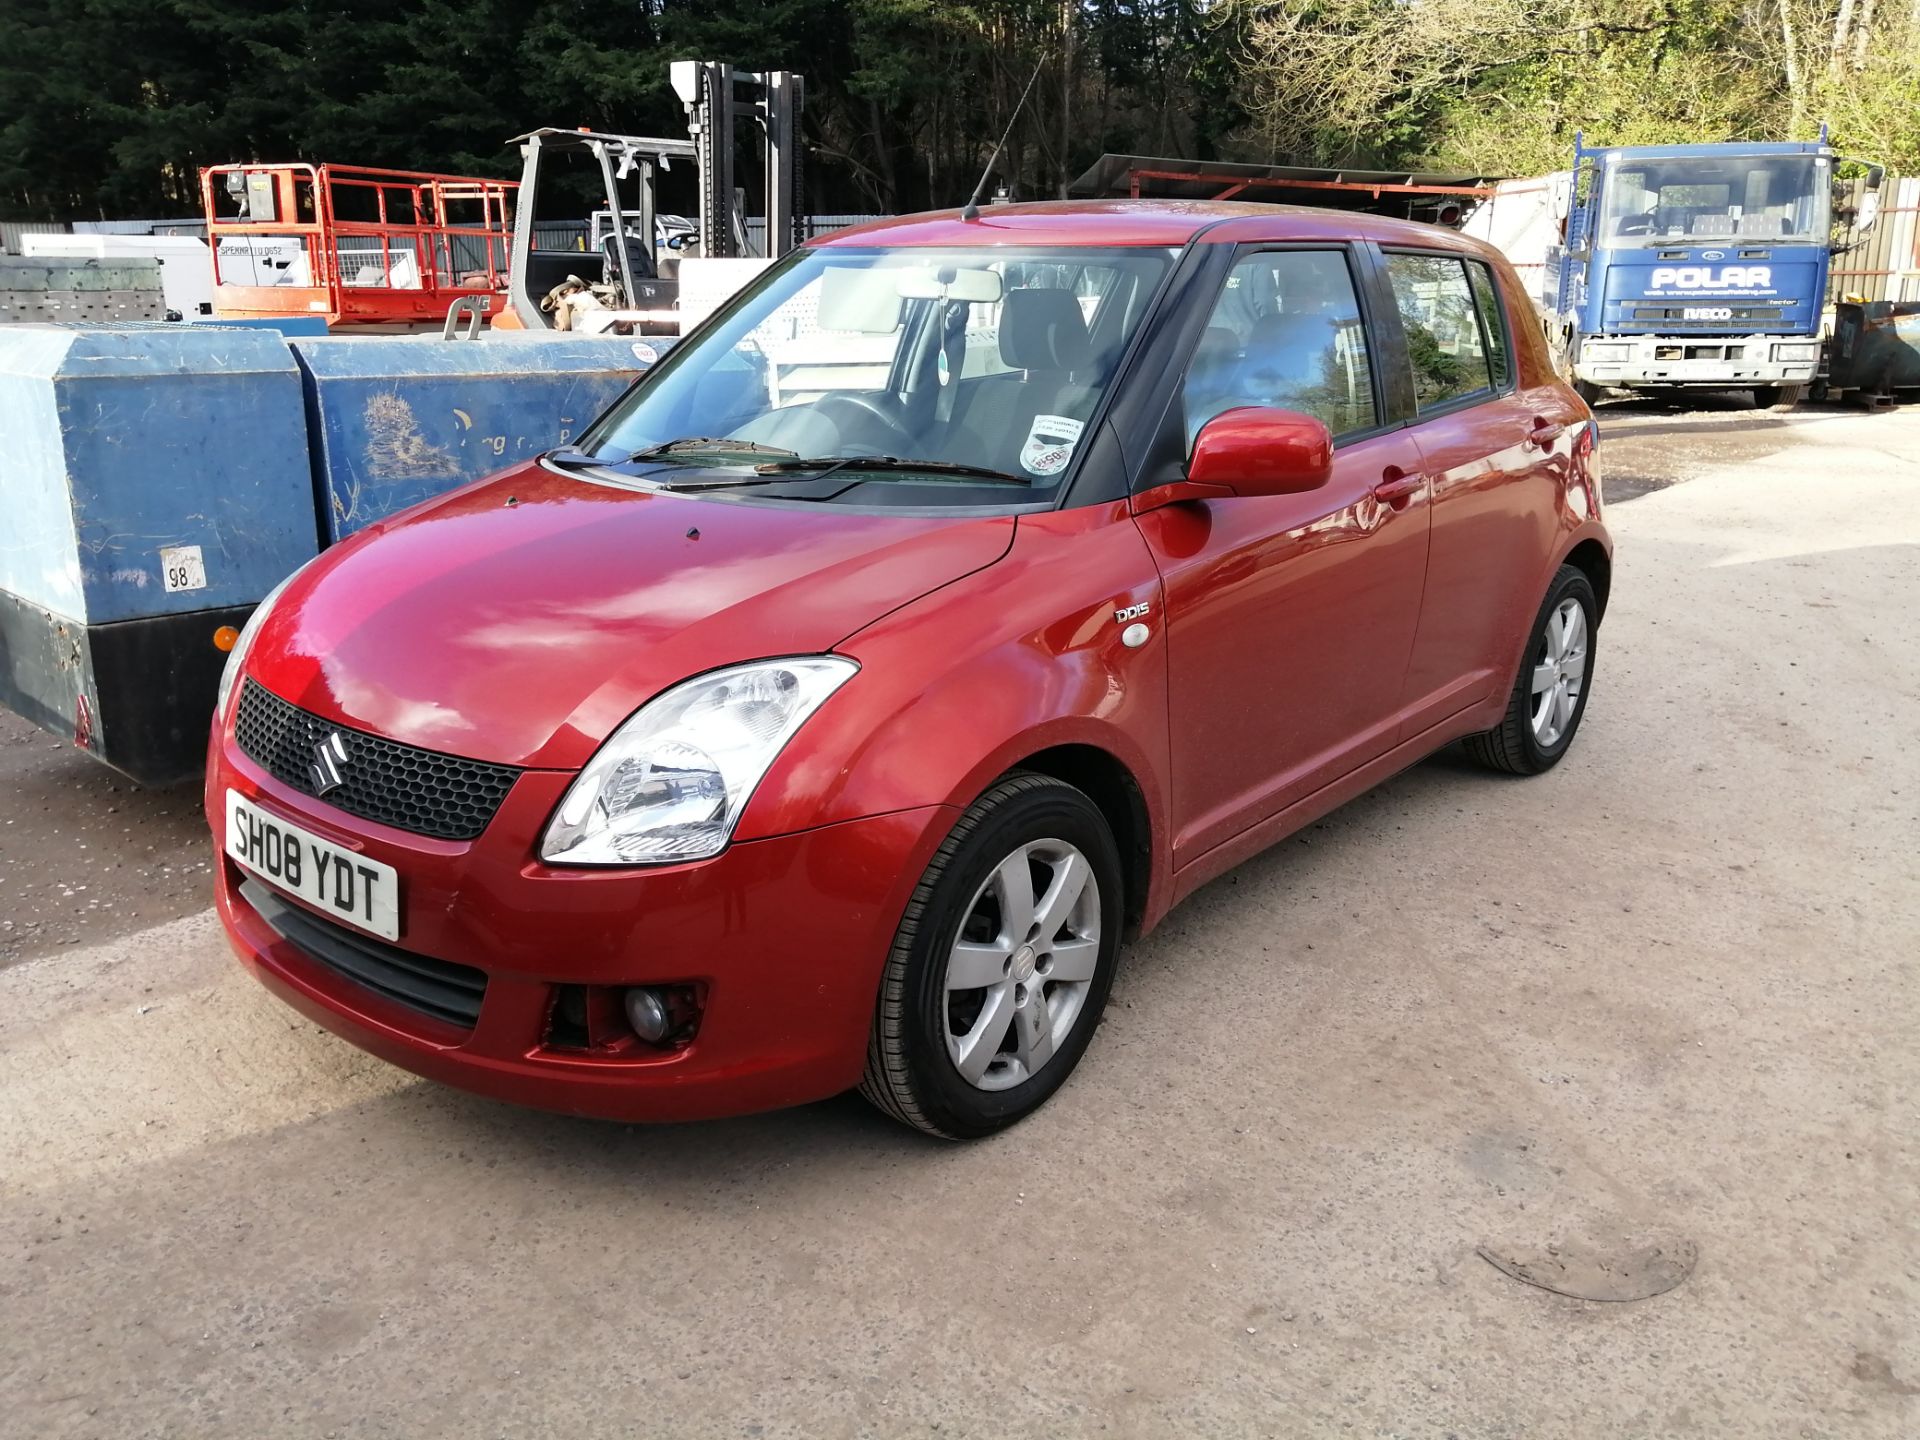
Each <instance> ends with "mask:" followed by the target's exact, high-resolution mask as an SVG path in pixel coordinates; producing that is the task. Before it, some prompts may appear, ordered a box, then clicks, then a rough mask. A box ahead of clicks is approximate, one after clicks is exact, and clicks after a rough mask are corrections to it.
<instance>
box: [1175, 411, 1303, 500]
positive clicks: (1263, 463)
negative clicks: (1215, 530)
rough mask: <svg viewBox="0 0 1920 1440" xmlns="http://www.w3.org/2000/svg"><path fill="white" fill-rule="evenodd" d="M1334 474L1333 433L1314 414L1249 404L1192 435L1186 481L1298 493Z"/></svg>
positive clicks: (1234, 490)
mask: <svg viewBox="0 0 1920 1440" xmlns="http://www.w3.org/2000/svg"><path fill="white" fill-rule="evenodd" d="M1332 474H1333V436H1332V435H1331V434H1329V433H1328V431H1327V427H1326V426H1325V425H1323V424H1321V422H1320V421H1318V420H1316V419H1314V418H1313V417H1312V416H1311V415H1302V414H1301V413H1300V412H1299V411H1297V410H1278V409H1274V408H1272V407H1269V406H1263V405H1247V406H1242V407H1241V408H1239V409H1237V410H1228V411H1226V412H1225V413H1224V414H1220V415H1216V416H1214V417H1213V419H1211V420H1209V421H1208V422H1207V423H1206V424H1204V425H1202V426H1201V427H1200V433H1199V434H1198V435H1197V436H1195V437H1194V441H1193V456H1192V458H1191V459H1189V460H1188V461H1187V483H1188V484H1190V485H1195V486H1200V485H1204V486H1207V487H1208V488H1209V489H1213V490H1222V491H1225V492H1226V493H1228V494H1230V495H1299V494H1303V493H1305V492H1306V491H1308V490H1318V489H1319V488H1320V487H1321V486H1322V485H1325V484H1326V483H1327V480H1328V478H1329V477H1330V476H1331V475H1332Z"/></svg>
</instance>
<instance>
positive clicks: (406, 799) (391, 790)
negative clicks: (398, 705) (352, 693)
mask: <svg viewBox="0 0 1920 1440" xmlns="http://www.w3.org/2000/svg"><path fill="white" fill-rule="evenodd" d="M336 732H337V733H339V734H341V735H343V736H345V737H346V745H347V758H346V760H345V762H344V763H342V764H341V765H340V766H339V770H340V775H341V782H340V785H339V786H338V787H337V788H335V789H332V790H329V791H327V793H326V795H325V796H321V795H319V794H318V792H317V790H316V788H315V786H314V783H313V774H312V770H313V763H314V758H315V752H316V751H317V749H318V747H319V745H320V742H321V741H323V740H325V739H326V738H327V737H328V736H329V735H332V734H335V733H336ZM234 738H235V739H237V740H238V741H239V742H240V749H241V751H242V752H243V753H244V754H245V755H246V756H247V757H248V758H249V759H250V760H252V761H253V762H254V763H255V764H256V765H260V766H263V767H264V768H265V769H266V771H267V773H268V774H270V775H272V776H273V778H274V779H276V780H278V781H279V782H280V783H281V784H282V785H291V786H292V787H293V788H294V789H296V790H298V791H300V792H301V794H303V795H312V796H314V798H315V799H324V800H325V801H326V803H327V804H329V805H333V806H336V807H338V808H339V809H341V810H344V811H346V812H347V813H348V814H349V815H358V816H360V817H361V818H362V819H365V820H378V821H379V822H380V823H381V824H382V825H392V826H393V827H395V828H396V829H399V830H408V831H411V832H412V833H413V834H415V835H430V836H432V837H433V838H435V839H436V840H471V839H473V838H474V837H476V836H477V835H479V833H480V832H481V831H482V830H485V829H486V828H487V822H488V821H489V820H491V819H493V812H494V811H496V810H498V809H499V808H500V802H501V801H502V800H504V799H506V798H507V791H508V790H510V789H512V788H513V782H514V781H515V780H517V779H519V778H520V772H519V771H518V770H516V769H514V768H513V767H512V766H511V765H490V764H488V763H487V762H485V761H483V760H463V759H461V758H460V757H459V756H457V755H442V754H440V753H438V752H437V751H433V750H420V749H416V748H415V747H414V746H412V745H402V744H400V743H399V742H397V741H394V740H384V739H382V738H381V737H380V736H378V735H369V734H367V733H366V732H365V731H364V730H349V729H348V728H347V727H345V726H344V725H336V724H334V723H333V722H332V721H331V720H323V719H321V718H320V717H319V716H318V715H313V714H309V713H308V712H307V711H305V710H302V709H301V708H300V707H299V706H297V705H289V704H288V703H287V702H286V701H285V700H282V699H281V698H280V697H279V696H278V695H275V694H274V693H273V692H272V691H271V690H268V689H267V688H266V687H265V686H263V685H261V684H259V683H257V682H256V681H254V680H251V679H249V680H247V681H246V682H245V683H244V684H243V686H242V687H241V690H240V713H239V714H238V715H237V716H236V717H235V720H234Z"/></svg>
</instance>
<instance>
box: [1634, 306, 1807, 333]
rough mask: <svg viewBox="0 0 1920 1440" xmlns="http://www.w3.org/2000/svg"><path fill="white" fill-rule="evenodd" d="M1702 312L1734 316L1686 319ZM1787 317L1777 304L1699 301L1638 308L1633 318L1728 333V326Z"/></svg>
mask: <svg viewBox="0 0 1920 1440" xmlns="http://www.w3.org/2000/svg"><path fill="white" fill-rule="evenodd" d="M1703 309H1704V310H1731V311H1732V312H1733V313H1732V314H1731V315H1730V316H1728V317H1727V318H1726V319H1724V320H1698V319H1688V318H1687V311H1689V310H1703ZM1784 314H1785V312H1784V311H1782V310H1781V308H1780V307H1779V306H1778V305H1715V304H1714V303H1713V302H1712V301H1710V300H1698V301H1695V302H1694V303H1693V304H1691V305H1635V306H1634V307H1633V311H1632V318H1633V319H1634V320H1637V321H1641V322H1643V323H1644V322H1654V323H1657V324H1660V325H1669V326H1672V327H1674V328H1675V329H1681V330H1725V329H1726V328H1727V327H1728V326H1739V325H1761V324H1765V323H1766V322H1767V321H1769V320H1779V319H1782V318H1784Z"/></svg>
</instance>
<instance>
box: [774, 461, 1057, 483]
mask: <svg viewBox="0 0 1920 1440" xmlns="http://www.w3.org/2000/svg"><path fill="white" fill-rule="evenodd" d="M753 468H754V469H755V470H757V471H758V472H759V473H760V474H762V475H779V474H786V473H793V472H797V471H805V470H813V471H818V472H819V473H820V474H822V475H826V474H830V473H831V472H833V471H835V470H884V471H890V472H895V473H901V474H911V473H915V472H923V473H926V474H929V475H964V476H966V477H967V478H968V479H970V480H987V481H991V482H992V483H994V484H996V485H1031V484H1032V483H1033V482H1032V481H1030V480H1027V479H1026V478H1024V477H1023V476H1019V475H1009V474H1008V473H1007V472H1006V471H1004V470H990V469H988V468H987V467H986V466H984V465H961V464H959V463H957V462H955V461H952V460H904V459H902V458H901V457H900V456H898V455H816V456H813V457H811V458H809V459H798V458H796V459H792V460H771V461H768V462H767V463H766V464H764V465H756V466H754V467H753Z"/></svg>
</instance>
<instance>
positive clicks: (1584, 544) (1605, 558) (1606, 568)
mask: <svg viewBox="0 0 1920 1440" xmlns="http://www.w3.org/2000/svg"><path fill="white" fill-rule="evenodd" d="M1560 563H1561V564H1563V565H1571V566H1573V568H1574V569H1576V570H1578V571H1579V572H1580V573H1581V574H1582V575H1585V576H1586V577H1587V583H1588V584H1589V585H1591V586H1593V594H1594V598H1595V599H1596V600H1597V601H1598V602H1599V604H1600V614H1599V616H1598V617H1597V618H1600V619H1604V618H1605V617H1606V613H1607V594H1608V592H1609V591H1610V590H1611V589H1612V588H1613V557H1612V556H1611V555H1609V554H1608V553H1607V547H1606V546H1604V545H1602V544H1601V543H1600V542H1599V541H1598V540H1596V539H1594V538H1593V537H1592V536H1588V537H1587V538H1586V539H1585V540H1582V541H1581V542H1580V543H1579V544H1578V545H1575V546H1574V547H1573V549H1571V550H1569V551H1568V552H1567V553H1566V557H1565V558H1564V559H1563V560H1562V561H1561V562H1560Z"/></svg>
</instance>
